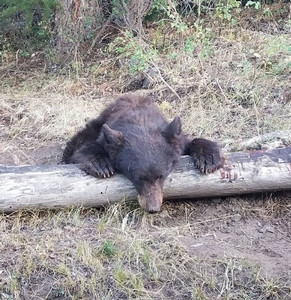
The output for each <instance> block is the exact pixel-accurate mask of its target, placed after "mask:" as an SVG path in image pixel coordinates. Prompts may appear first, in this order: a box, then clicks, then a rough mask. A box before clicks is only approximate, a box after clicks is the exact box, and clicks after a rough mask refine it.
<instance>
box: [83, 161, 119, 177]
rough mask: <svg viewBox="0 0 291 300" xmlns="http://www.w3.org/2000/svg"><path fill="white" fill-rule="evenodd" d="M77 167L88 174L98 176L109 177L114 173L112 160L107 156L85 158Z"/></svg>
mask: <svg viewBox="0 0 291 300" xmlns="http://www.w3.org/2000/svg"><path fill="white" fill-rule="evenodd" d="M79 168H80V169H81V170H83V171H84V172H86V173H87V174H88V175H91V176H94V177H99V178H109V177H111V176H112V175H113V174H114V167H113V165H112V162H111V160H110V159H109V158H107V157H101V158H98V159H97V158H90V159H86V160H85V161H82V162H81V163H80V164H79Z"/></svg>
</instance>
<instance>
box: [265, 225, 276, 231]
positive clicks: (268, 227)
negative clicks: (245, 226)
mask: <svg viewBox="0 0 291 300" xmlns="http://www.w3.org/2000/svg"><path fill="white" fill-rule="evenodd" d="M266 231H268V232H270V233H274V232H275V230H274V228H273V227H272V226H266Z"/></svg>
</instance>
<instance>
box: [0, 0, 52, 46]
mask: <svg viewBox="0 0 291 300" xmlns="http://www.w3.org/2000/svg"><path fill="white" fill-rule="evenodd" d="M56 5H57V0H21V1H19V0H0V41H2V42H0V49H2V50H3V48H4V49H5V48H10V49H9V50H16V49H21V50H25V49H29V48H35V47H37V48H40V47H41V46H42V45H44V44H45V43H46V42H47V41H48V40H49V39H50V37H51V32H52V26H53V15H54V10H55V8H56Z"/></svg>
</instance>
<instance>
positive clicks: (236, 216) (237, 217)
mask: <svg viewBox="0 0 291 300" xmlns="http://www.w3.org/2000/svg"><path fill="white" fill-rule="evenodd" d="M240 219H241V215H240V214H236V215H234V216H233V217H232V220H233V221H234V222H238V221H240Z"/></svg>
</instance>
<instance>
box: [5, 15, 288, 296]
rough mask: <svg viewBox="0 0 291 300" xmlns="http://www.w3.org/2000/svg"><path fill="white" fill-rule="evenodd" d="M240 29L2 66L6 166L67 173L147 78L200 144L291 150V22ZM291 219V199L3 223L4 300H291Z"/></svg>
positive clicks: (154, 36)
mask: <svg viewBox="0 0 291 300" xmlns="http://www.w3.org/2000/svg"><path fill="white" fill-rule="evenodd" d="M239 22H240V23H239V25H240V26H238V25H236V26H233V25H229V24H225V25H222V24H221V20H217V19H214V20H211V23H208V24H205V25H203V26H196V27H195V26H193V27H191V26H188V27H187V28H186V29H184V30H183V31H180V32H179V33H178V32H177V30H174V29H175V27H174V26H172V27H170V26H169V28H168V27H161V28H160V27H159V26H157V27H156V28H154V29H148V30H147V32H146V33H145V36H144V37H143V39H141V38H139V37H134V36H131V35H128V34H121V33H120V36H119V39H118V40H113V42H112V44H111V46H110V47H109V48H106V49H102V50H100V49H96V52H95V56H94V57H91V58H90V59H88V58H87V59H85V58H83V57H82V56H81V55H80V56H75V58H74V59H73V61H71V63H70V64H68V63H66V64H62V63H61V62H60V61H57V62H56V63H55V65H54V64H53V63H51V61H52V60H53V55H54V53H53V51H52V52H46V54H45V55H44V53H36V54H35V53H34V55H33V56H32V57H29V58H28V59H22V58H19V57H16V58H15V56H11V55H10V54H9V53H2V54H1V59H2V65H1V66H0V72H1V74H0V78H1V80H0V86H1V94H0V153H1V159H0V163H1V164H17V165H19V164H42V163H57V162H58V161H59V159H60V155H61V149H62V147H63V146H64V144H65V141H66V140H67V139H68V138H69V137H70V136H71V135H72V134H73V133H74V132H75V131H76V130H77V129H79V128H80V127H81V126H82V125H83V124H84V123H85V121H86V120H88V119H90V118H92V117H95V116H96V115H97V114H98V112H100V110H101V109H102V108H103V107H104V106H105V105H106V104H107V103H108V102H109V101H111V100H112V99H114V98H115V97H116V96H117V95H118V94H119V93H121V92H122V91H123V90H124V88H125V87H130V88H128V89H133V90H134V86H135V85H136V84H140V82H139V80H140V79H139V78H143V76H145V75H144V74H147V75H149V74H151V78H150V79H149V85H148V86H143V90H141V91H139V92H142V93H151V94H152V95H154V96H156V97H157V102H158V103H159V105H160V107H161V109H162V110H163V111H164V112H165V114H166V115H167V116H169V117H173V116H174V115H176V114H179V115H181V117H182V119H183V125H184V130H185V131H187V132H189V133H193V134H195V135H197V136H204V137H209V138H212V139H216V140H218V141H220V142H222V143H223V146H225V147H228V148H235V147H236V146H237V142H239V141H243V140H245V139H249V138H252V137H253V136H258V135H261V134H265V133H269V132H277V131H280V132H284V133H286V135H287V138H284V139H283V140H282V141H281V142H282V143H283V144H290V139H291V137H290V131H291V121H290V120H291V34H290V33H291V23H290V20H288V19H286V20H285V21H284V22H283V23H282V24H280V26H281V27H282V26H283V29H280V28H281V27H280V26H279V25H278V24H277V23H276V22H275V21H274V20H273V19H271V20H270V19H268V20H263V21H262V20H259V18H258V20H254V22H255V24H257V27H255V28H249V27H248V26H246V25H245V23H244V22H245V21H244V20H239ZM173 28H174V29H173ZM176 29H177V28H176ZM116 49H119V51H117V50H116ZM153 49H154V50H155V51H153ZM4 54H5V55H4ZM137 62H141V63H143V65H142V66H140V67H142V72H140V73H139V72H136V73H135V74H132V73H130V69H132V68H137V67H138V66H137V65H136V63H137ZM149 70H154V71H153V72H152V73H151V71H149ZM44 71H45V72H44ZM140 76H141V77H140ZM145 87H149V88H148V89H145ZM288 133H289V134H288ZM274 140H275V141H276V140H277V135H275V136H274ZM0 184H1V183H0ZM290 217H291V194H290V192H286V193H280V194H268V195H265V194H262V195H261V194H260V195H248V196H244V197H237V198H232V197H228V198H226V199H221V198H216V199H206V200H199V201H190V200H187V201H186V200H185V201H176V202H166V203H165V204H164V206H163V210H162V212H161V213H160V214H157V215H148V214H146V213H144V212H142V211H141V209H140V208H139V207H138V204H137V203H135V202H134V203H128V202H126V201H124V202H122V203H118V204H115V205H112V206H110V207H105V208H103V209H82V208H68V209H63V210H56V211H51V210H50V211H39V210H34V211H21V212H15V213H13V214H9V215H7V214H2V215H1V216H0V253H1V255H0V299H25V300H28V299H199V300H202V299H291V235H290V232H291V222H290V219H291V218H290Z"/></svg>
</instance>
